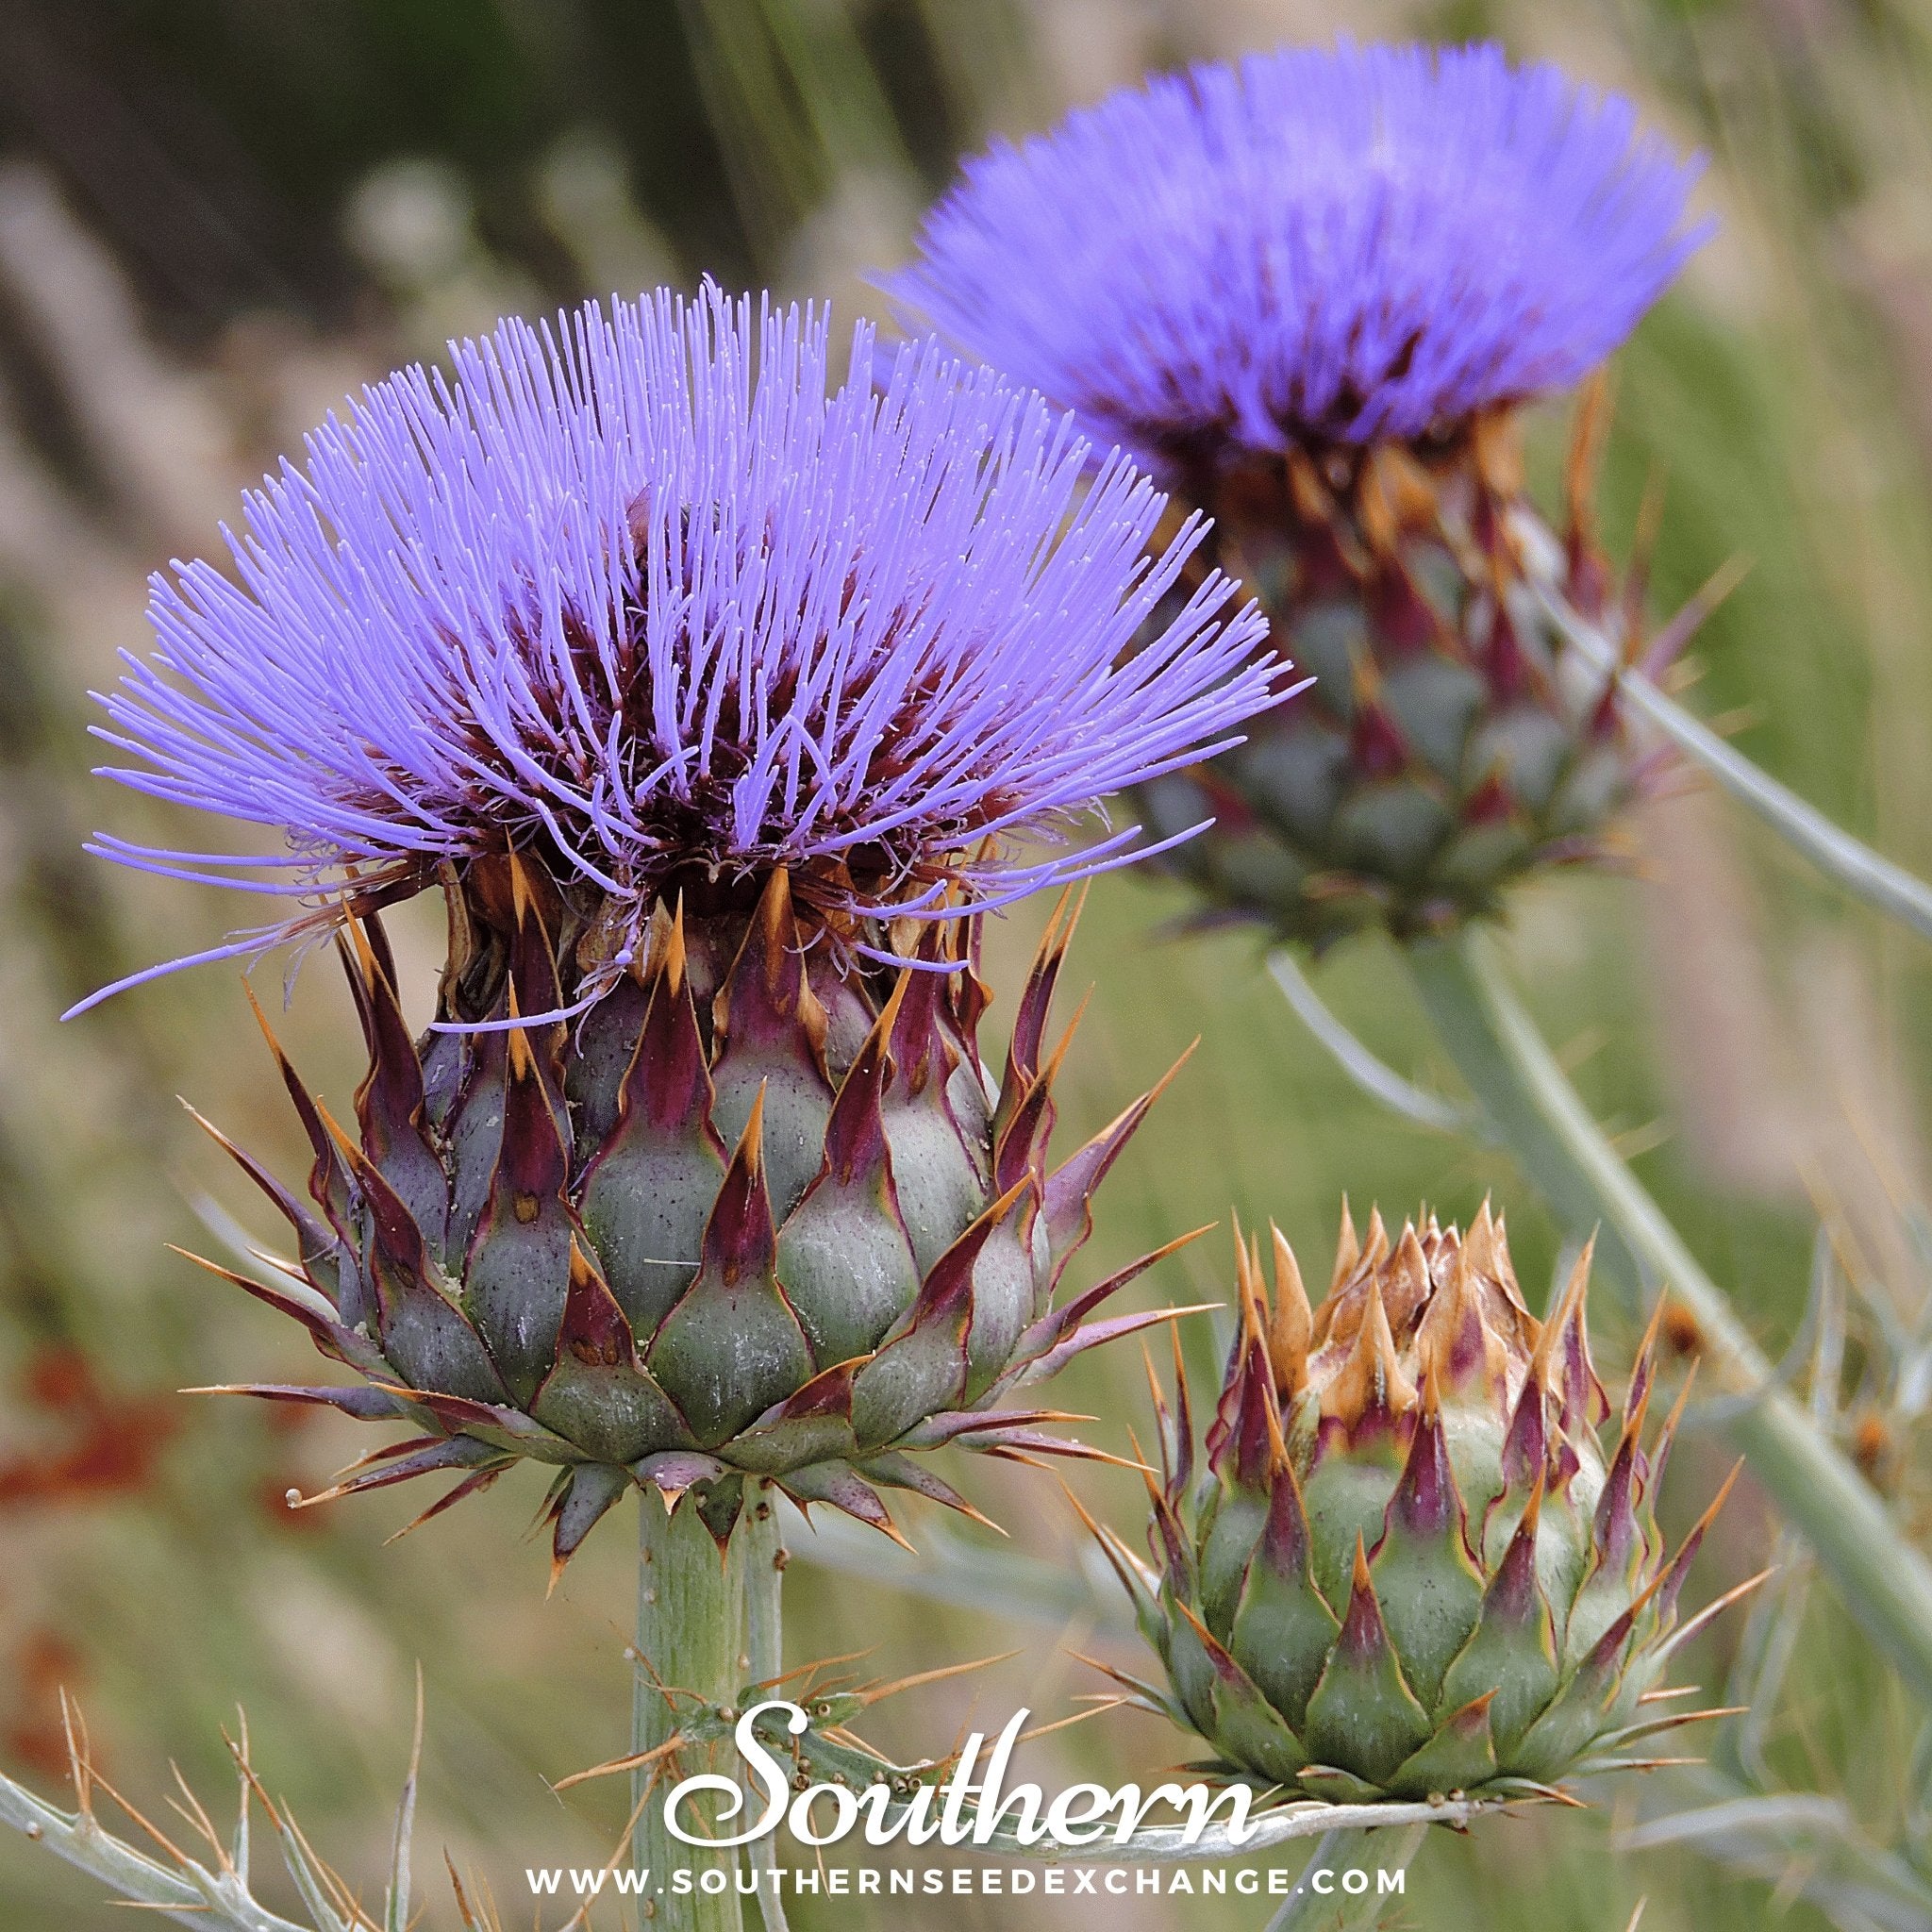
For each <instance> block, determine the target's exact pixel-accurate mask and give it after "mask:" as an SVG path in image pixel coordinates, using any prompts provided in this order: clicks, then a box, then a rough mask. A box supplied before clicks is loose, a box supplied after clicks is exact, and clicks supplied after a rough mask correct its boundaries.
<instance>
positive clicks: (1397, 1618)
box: [1102, 1203, 1728, 1801]
mask: <svg viewBox="0 0 1932 1932" xmlns="http://www.w3.org/2000/svg"><path fill="white" fill-rule="evenodd" d="M1238 1257H1239V1299H1240V1307H1241V1326H1240V1333H1239V1335H1238V1338H1237V1340H1236V1341H1235V1345H1234V1348H1233V1351H1232V1353H1231V1355H1230V1357H1229V1361H1228V1368H1227V1376H1226V1380H1225V1382H1224V1386H1223V1389H1222V1391H1221V1396H1220V1400H1219V1402H1218V1404H1217V1405H1216V1407H1215V1411H1214V1416H1213V1420H1212V1423H1211V1424H1210V1425H1209V1427H1208V1431H1207V1436H1206V1443H1205V1448H1206V1454H1205V1457H1204V1458H1203V1459H1202V1460H1201V1461H1200V1463H1199V1464H1198V1465H1197V1463H1196V1459H1195V1450H1194V1443H1193V1431H1192V1424H1191V1418H1190V1414H1189V1408H1188V1401H1187V1390H1186V1384H1185V1381H1184V1380H1181V1381H1180V1382H1179V1385H1178V1391H1177V1407H1176V1408H1175V1410H1174V1412H1172V1413H1170V1412H1169V1411H1168V1410H1167V1409H1166V1407H1165V1406H1164V1405H1163V1406H1162V1407H1161V1412H1160V1417H1159V1421H1160V1431H1161V1441H1162V1455H1163V1464H1164V1468H1163V1475H1162V1480H1161V1481H1160V1483H1159V1484H1158V1485H1157V1484H1155V1483H1154V1481H1153V1480H1152V1478H1151V1477H1150V1480H1149V1489H1150V1492H1151V1494H1152V1498H1153V1509H1154V1522H1153V1532H1152V1533H1153V1545H1154V1551H1155V1555H1156V1558H1157V1561H1156V1564H1155V1566H1154V1568H1153V1569H1151V1570H1150V1569H1149V1568H1148V1567H1147V1566H1146V1565H1145V1564H1144V1563H1142V1562H1141V1561H1140V1560H1139V1559H1138V1558H1136V1557H1133V1556H1132V1555H1131V1553H1130V1552H1129V1551H1128V1550H1127V1549H1126V1547H1125V1545H1124V1544H1123V1543H1122V1542H1121V1541H1119V1539H1117V1538H1114V1537H1112V1536H1110V1535H1108V1534H1107V1533H1105V1532H1102V1540H1103V1542H1104V1544H1105V1545H1106V1547H1107V1548H1108V1553H1109V1555H1110V1556H1111V1557H1113V1560H1114V1563H1115V1567H1116V1568H1117V1569H1118V1570H1119V1571H1120V1573H1121V1575H1122V1578H1123V1580H1124V1582H1125V1584H1126V1585H1127V1587H1128V1589H1129V1591H1130V1592H1131V1593H1132V1595H1133V1596H1134V1599H1135V1603H1136V1606H1137V1608H1138V1611H1139V1614H1140V1619H1141V1625H1142V1628H1143V1630H1144V1631H1145V1633H1146V1635H1147V1636H1148V1638H1149V1640H1150V1641H1151V1642H1152V1643H1153V1644H1154V1646H1155V1647H1156V1649H1157V1650H1158V1652H1159V1654H1160V1657H1161V1660H1162V1662H1163V1663H1164V1664H1165V1666H1166V1668H1167V1675H1168V1682H1169V1685H1170V1686H1171V1692H1159V1691H1151V1692H1147V1694H1148V1695H1149V1696H1150V1697H1151V1698H1152V1700H1153V1701H1155V1702H1156V1703H1157V1704H1158V1706H1159V1707H1161V1708H1163V1709H1165V1710H1166V1711H1167V1712H1168V1714H1169V1715H1170V1716H1172V1717H1173V1718H1174V1721H1175V1722H1176V1723H1179V1724H1184V1725H1185V1726H1187V1727H1188V1728H1191V1729H1192V1730H1194V1731H1196V1732H1198V1733H1199V1734H1200V1735H1201V1736H1202V1737H1203V1738H1205V1739H1207V1740H1208V1742H1209V1743H1210V1744H1211V1745H1212V1746H1213V1747H1214V1749H1215V1751H1216V1753H1217V1754H1218V1757H1219V1759H1220V1760H1221V1762H1222V1763H1223V1764H1224V1766H1225V1767H1227V1768H1228V1769H1230V1770H1233V1771H1236V1772H1239V1773H1241V1774H1245V1775H1249V1776H1253V1777H1257V1778H1261V1779H1264V1780H1267V1781H1268V1782H1270V1783H1279V1784H1284V1785H1292V1786H1299V1787H1300V1788H1301V1789H1302V1790H1306V1791H1307V1792H1309V1793H1310V1794H1312V1795H1316V1796H1320V1797H1324V1798H1332V1799H1337V1800H1344V1801H1346V1800H1365V1799H1373V1798H1380V1797H1384V1796H1389V1797H1402V1798H1423V1797H1427V1796H1429V1795H1431V1794H1434V1793H1447V1792H1450V1791H1462V1792H1469V1793H1477V1792H1491V1791H1493V1792H1497V1793H1507V1792H1511V1791H1515V1792H1529V1791H1532V1790H1546V1789H1547V1788H1549V1787H1551V1786H1554V1785H1555V1784H1556V1783H1557V1781H1558V1780H1559V1779H1561V1778H1563V1777H1564V1776H1565V1775H1567V1774H1572V1773H1575V1772H1583V1771H1593V1770H1600V1769H1606V1768H1609V1767H1612V1766H1615V1765H1617V1764H1620V1763H1629V1762H1632V1761H1635V1760H1633V1759H1631V1758H1630V1757H1629V1756H1628V1755H1627V1747H1628V1746H1630V1745H1631V1744H1633V1743H1635V1742H1636V1741H1637V1740H1640V1739H1641V1738H1643V1737H1645V1736H1648V1735H1649V1734H1651V1733H1652V1732H1653V1731H1655V1730H1657V1729H1660V1728H1663V1727H1665V1726H1666V1725H1667V1724H1670V1723H1672V1722H1677V1721H1681V1720H1674V1719H1671V1718H1668V1717H1660V1718H1655V1719H1654V1718H1653V1714H1652V1711H1651V1710H1650V1709H1649V1708H1647V1707H1646V1699H1647V1698H1648V1696H1649V1694H1650V1692H1651V1691H1652V1689H1653V1687H1654V1686H1655V1684H1656V1682H1657V1677H1658V1674H1660V1673H1661V1671H1662V1669H1663V1667H1664V1665H1665V1663H1666V1661H1667V1660H1668V1659H1669V1657H1670V1656H1671V1654H1672V1653H1673V1652H1674V1650H1675V1649H1676V1648H1677V1647H1678V1646H1679V1645H1680V1644H1682V1643H1683V1642H1684V1641H1685V1640H1686V1639H1687V1638H1688V1637H1689V1636H1690V1635H1691V1633H1692V1632H1693V1631H1694V1630H1695V1629H1697V1628H1698V1627H1700V1626H1701V1625H1702V1624H1703V1623H1704V1622H1705V1621H1706V1619H1707V1617H1708V1616H1710V1615H1712V1614H1714V1613H1715V1610H1716V1608H1717V1607H1719V1606H1715V1605H1714V1606H1712V1607H1710V1608H1709V1609H1707V1610H1705V1611H1703V1612H1701V1613H1700V1614H1699V1615H1697V1616H1696V1617H1693V1618H1691V1619H1690V1620H1688V1621H1685V1622H1681V1623H1680V1622H1679V1621H1678V1619H1677V1599H1678V1594H1679V1591H1681V1589H1682V1587H1683V1583H1684V1579H1685V1575H1686V1574H1687V1572H1688V1571H1689V1569H1690V1567H1691V1560H1692V1558H1693V1557H1695V1555H1696V1553H1697V1548H1698V1545H1699V1543H1700V1542H1701V1541H1702V1539H1703V1536H1704V1532H1705V1529H1706V1527H1707V1524H1709V1522H1710V1520H1711V1517H1712V1516H1713V1515H1714V1514H1715V1512H1716V1510H1717V1508H1718V1507H1719V1505H1720V1504H1721V1503H1722V1502H1723V1497H1722V1495H1720V1497H1719V1498H1718V1499H1717V1501H1716V1502H1714V1503H1712V1505H1711V1507H1710V1509H1709V1510H1707V1512H1706V1513H1705V1515H1704V1516H1703V1518H1701V1519H1700V1521H1699V1522H1698V1524H1696V1526H1695V1527H1694V1528H1693V1529H1692V1530H1691V1533H1690V1535H1689V1536H1688V1537H1686V1539H1685V1540H1684V1541H1683V1543H1682V1544H1681V1545H1680V1546H1679V1547H1678V1549H1677V1550H1676V1551H1675V1552H1674V1554H1673V1553H1670V1552H1668V1551H1667V1549H1666V1546H1665V1542H1664V1539H1663V1536H1662V1534H1661V1532H1660V1531H1659V1530H1658V1528H1657V1522H1656V1517H1655V1514H1654V1510H1655V1504H1656V1499H1657V1491H1658V1488H1659V1486H1660V1484H1661V1482H1662V1479H1663V1473H1664V1464H1665V1460H1666V1457H1668V1455H1669V1451H1670V1445H1671V1441H1672V1439H1673V1437H1674V1433H1675V1429H1676V1425H1677V1420H1678V1417H1679V1416H1680V1415H1681V1413H1682V1409H1683V1400H1682V1398H1681V1397H1680V1398H1679V1401H1678V1403H1677V1406H1676V1407H1675V1408H1674V1410H1673V1412H1672V1414H1671V1417H1670V1419H1669V1421H1668V1422H1667V1423H1666V1424H1664V1426H1663V1429H1662V1431H1661V1433H1660V1435H1659V1436H1658V1437H1657V1440H1656V1441H1654V1442H1652V1443H1651V1444H1650V1445H1648V1446H1646V1445H1645V1442H1644V1440H1643V1439H1644V1433H1645V1418H1646V1416H1647V1415H1648V1412H1649V1408H1650V1402H1651V1394H1652V1387H1653V1369H1654V1356H1653V1347H1654V1342H1655V1325H1653V1332H1652V1334H1651V1335H1650V1336H1648V1337H1646V1338H1645V1341H1644V1344H1643V1347H1642V1349H1641V1353H1640V1355H1639V1357H1638V1360H1637V1363H1636V1366H1635V1369H1634V1371H1633V1374H1632V1379H1631V1384H1630V1389H1629V1392H1628V1394H1627V1396H1626V1397H1625V1400H1624V1405H1623V1408H1622V1411H1621V1413H1620V1414H1619V1415H1618V1416H1617V1417H1616V1420H1615V1426H1614V1428H1612V1429H1611V1430H1610V1431H1609V1432H1608V1433H1607V1436H1604V1437H1602V1438H1600V1437H1599V1433H1598V1431H1599V1427H1600V1425H1601V1424H1603V1423H1604V1422H1605V1421H1606V1420H1607V1419H1608V1418H1609V1417H1610V1414H1611V1411H1610V1407H1609V1404H1608V1402H1607V1398H1606V1396H1605V1392H1604V1390H1603V1387H1602V1384H1601V1383H1600V1382H1599V1381H1598V1379H1597V1375H1596V1372H1595V1369H1594V1368H1593V1366H1592V1364H1591V1353H1590V1342H1589V1339H1588V1335H1587V1332H1586V1326H1585V1320H1584V1299H1585V1293H1586V1290H1587V1286H1588V1280H1589V1269H1590V1257H1589V1255H1588V1253H1586V1254H1585V1255H1584V1256H1583V1257H1582V1258H1581V1259H1580V1260H1579V1261H1578V1262H1577V1264H1576V1267H1575V1270H1574V1274H1572V1276H1571V1279H1570V1281H1569V1284H1568V1286H1567V1288H1566V1289H1565V1291H1564V1292H1563V1294H1562V1296H1561V1298H1560V1300H1559V1302H1558V1304H1557V1307H1556V1309H1555V1310H1554V1312H1553V1313H1552V1315H1551V1316H1550V1318H1549V1319H1548V1320H1547V1321H1546V1322H1544V1321H1539V1320H1538V1319H1537V1318H1536V1317H1535V1316H1534V1315H1532V1314H1531V1313H1530V1312H1529V1310H1528V1308H1527V1307H1525V1306H1524V1300H1523V1296H1522V1293H1521V1291H1520V1290H1519V1289H1518V1286H1517V1282H1516V1276H1515V1273H1514V1271H1513V1269H1512V1268H1511V1266H1510V1261H1509V1250H1508V1242H1507V1235H1506V1231H1505V1229H1504V1226H1503V1224H1502V1222H1501V1220H1500V1219H1495V1220H1492V1219H1491V1215H1490V1211H1489V1207H1488V1204H1487V1203H1485V1204H1484V1206H1483V1208H1482V1210H1481V1211H1480V1212H1479V1213H1478V1215H1477V1216H1476V1219H1475V1221H1474V1223H1473V1224H1471V1226H1470V1229H1469V1231H1468V1233H1467V1235H1464V1234H1462V1233H1461V1232H1460V1231H1459V1230H1457V1228H1455V1227H1453V1226H1449V1227H1444V1226H1442V1225H1441V1224H1439V1223H1438V1222H1437V1221H1436V1219H1435V1218H1434V1217H1433V1216H1430V1215H1426V1214H1425V1215H1424V1217H1423V1218H1422V1220H1421V1221H1420V1222H1412V1223H1409V1224H1406V1225H1405V1226H1404V1228H1403V1230H1402V1233H1401V1235H1400V1236H1399V1237H1397V1238H1396V1239H1394V1240H1391V1238H1390V1236H1389V1235H1388V1233H1387V1231H1386V1229H1385V1228H1384V1226H1383V1224H1382V1221H1381V1218H1380V1216H1379V1215H1376V1216H1374V1217H1373V1218H1372V1219H1371V1221H1370V1224H1369V1227H1368V1232H1367V1236H1366V1240H1363V1239H1362V1238H1360V1237H1358V1236H1357V1232H1356V1228H1355V1225H1354V1224H1353V1222H1352V1221H1351V1220H1350V1218H1349V1216H1348V1213H1347V1210H1346V1208H1344V1209H1343V1216H1342V1226H1341V1244H1340V1248H1339V1250H1338V1253H1337V1256H1336V1261H1335V1270H1334V1274H1333V1278H1332V1281H1331V1283H1330V1286H1329V1291H1328V1293H1327V1296H1326V1298H1325V1299H1324V1301H1323V1302H1322V1304H1321V1305H1320V1307H1310V1305H1309V1302H1308V1297H1307V1292H1306V1291H1305V1290H1304V1287H1303V1283H1302V1274H1301V1270H1300V1268H1299V1267H1298V1265H1297V1263H1296V1260H1295V1257H1294V1254H1293V1252H1292V1250H1291V1248H1290V1247H1289V1245H1288V1243H1287V1242H1286V1241H1284V1240H1283V1239H1282V1237H1281V1235H1280V1233H1279V1231H1278V1230H1276V1231H1275V1232H1274V1294H1273V1298H1272V1305H1271V1300H1270V1297H1269V1296H1268V1293H1267V1291H1266V1289H1265V1287H1264V1281H1263V1275H1262V1261H1261V1253H1260V1248H1259V1244H1258V1243H1256V1244H1253V1245H1251V1246H1246V1247H1240V1248H1238ZM1687 1386H1688V1385H1687ZM1726 1488H1728V1485H1726ZM1722 1601H1723V1600H1721V1602H1722ZM1140 1688H1141V1690H1142V1691H1145V1690H1146V1687H1140Z"/></svg>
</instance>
